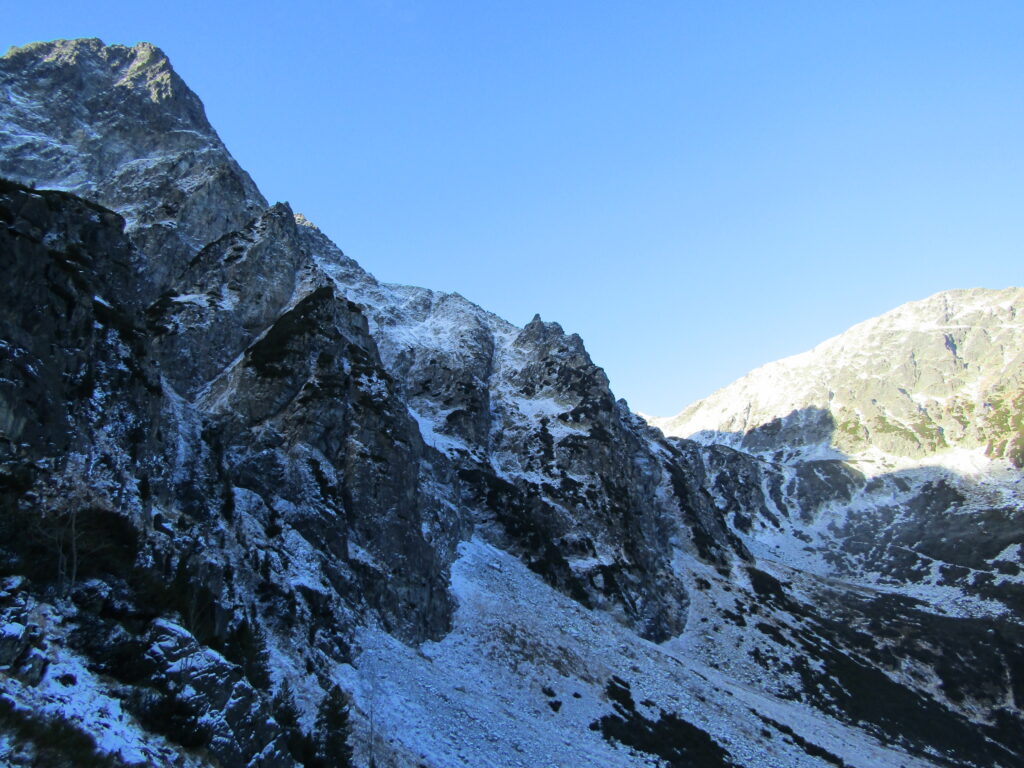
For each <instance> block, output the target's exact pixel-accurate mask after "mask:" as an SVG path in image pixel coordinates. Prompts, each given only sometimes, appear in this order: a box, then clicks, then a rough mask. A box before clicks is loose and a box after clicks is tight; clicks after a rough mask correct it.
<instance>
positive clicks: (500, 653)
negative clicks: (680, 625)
mask: <svg viewBox="0 0 1024 768" xmlns="http://www.w3.org/2000/svg"><path fill="white" fill-rule="evenodd" d="M460 554H461V557H460V558H459V559H458V560H457V561H456V562H455V564H454V565H453V567H452V581H451V589H452V592H453V594H454V595H455V596H456V598H457V600H458V604H459V607H458V611H457V613H456V617H455V626H454V628H453V631H452V632H451V633H450V634H449V635H448V636H447V637H445V638H444V639H443V640H442V641H440V642H436V643H425V644H424V645H422V646H421V647H419V648H410V647H407V646H404V645H402V644H401V643H399V642H397V641H396V640H394V639H393V638H392V637H390V636H389V635H387V634H385V633H383V632H380V631H375V630H372V629H367V630H365V631H363V632H362V633H361V635H360V636H359V646H360V650H359V653H358V656H357V658H356V660H355V663H354V666H353V667H344V668H343V669H342V675H343V676H345V677H346V678H347V679H346V680H345V685H346V687H351V688H352V689H353V690H354V691H355V704H356V706H357V707H358V710H359V713H360V715H359V718H358V723H357V729H356V733H355V735H354V742H355V745H356V747H357V750H358V753H359V754H360V755H361V756H362V758H363V759H365V760H368V759H369V757H370V755H371V753H372V754H373V756H374V757H375V759H376V760H377V761H378V764H386V762H382V761H386V760H387V759H389V758H388V757H387V756H388V755H389V754H393V755H396V757H395V758H394V759H395V761H396V762H395V763H394V764H396V765H417V764H419V763H422V764H424V765H429V766H436V767H437V768H444V767H447V766H452V767H453V768H454V767H455V766H467V765H470V766H488V765H493V766H523V767H524V768H527V767H528V768H532V767H533V766H566V767H567V768H568V767H570V766H571V767H574V768H575V767H579V766H638V765H657V764H659V762H658V761H657V759H656V758H655V756H653V755H650V754H646V753H640V752H636V751H634V750H631V749H630V748H629V747H627V746H624V745H621V744H619V743H617V742H616V741H615V740H614V739H612V740H607V739H605V738H604V737H603V736H602V733H601V730H600V728H597V727H596V726H595V724H596V723H597V722H598V721H599V720H600V719H601V718H602V717H606V716H610V715H614V713H615V711H616V710H615V702H614V701H613V697H611V696H609V683H610V681H612V679H613V677H617V678H619V680H621V681H622V682H624V683H626V684H628V689H629V692H630V695H631V696H632V699H633V700H634V701H635V703H636V711H637V712H638V713H639V714H640V715H642V716H643V717H645V718H647V719H648V720H649V721H655V722H656V721H658V720H659V718H660V717H661V715H662V713H663V712H664V713H674V714H676V715H677V716H678V717H679V718H680V719H682V720H685V721H686V722H688V723H690V724H692V725H693V726H696V728H698V729H700V730H701V731H705V732H706V733H707V734H709V736H710V738H711V739H712V740H713V741H714V742H716V743H717V744H718V745H720V747H721V748H722V749H723V750H725V752H726V753H727V754H728V756H729V757H727V758H726V759H728V760H731V761H732V762H734V763H735V764H737V765H743V766H751V767H753V766H757V767H758V768H799V767H800V766H821V765H823V764H824V763H823V762H822V758H821V757H820V756H819V757H813V756H811V755H809V754H808V752H807V751H806V749H805V748H804V747H801V746H799V745H798V744H797V743H795V740H794V739H793V738H792V736H791V735H787V734H786V733H783V732H781V731H779V730H778V729H777V728H776V727H775V726H773V725H771V722H770V721H774V722H775V723H780V724H782V725H784V726H788V727H789V728H791V729H792V731H793V733H795V734H796V735H797V736H799V737H800V738H802V739H805V740H806V742H808V743H810V744H813V745H816V746H817V747H819V748H821V749H822V750H824V751H825V752H827V753H829V754H830V755H831V756H833V757H837V758H838V759H841V760H842V761H843V762H844V763H845V764H847V765H850V766H857V768H885V767H887V766H892V767H893V768H896V766H904V767H905V768H912V767H913V766H924V765H928V763H925V762H921V761H918V760H916V759H914V758H911V757H909V756H908V755H906V754H903V753H901V752H897V751H894V750H892V749H888V748H886V747H883V746H882V745H880V744H879V743H877V742H875V741H874V740H873V739H871V738H870V737H868V736H866V735H863V734H861V733H859V732H857V731H855V730H852V729H850V728H849V727H848V726H844V725H841V724H839V723H837V722H835V721H833V720H831V719H829V718H827V717H825V716H823V715H821V714H820V713H818V712H815V711H813V710H811V709H809V708H807V707H805V706H803V705H801V704H797V703H793V702H785V701H781V700H778V699H775V698H772V697H770V696H767V695H765V694H764V693H762V692H760V691H759V690H757V689H755V688H754V687H751V686H749V685H744V684H741V683H740V682H738V681H737V680H735V679H732V678H731V677H730V676H729V675H728V674H726V673H723V672H721V671H719V670H715V669H712V668H711V667H709V666H706V665H705V664H703V663H700V662H698V661H696V660H695V658H694V657H693V656H691V655H689V654H687V653H686V652H685V643H683V642H682V641H673V642H670V643H668V644H664V645H656V644H653V643H650V642H647V641H644V640H641V639H639V638H638V637H637V636H636V635H635V634H633V633H632V632H630V631H629V630H627V629H626V628H624V627H623V626H621V625H620V624H618V623H616V622H615V621H614V620H613V619H612V618H611V617H609V616H608V615H607V614H605V613H601V612H595V611H588V610H586V609H584V608H582V607H581V606H580V605H579V604H578V603H576V602H573V601H572V600H569V599H568V598H566V597H564V596H563V595H561V594H559V593H558V592H556V591H554V590H553V589H551V588H550V587H549V586H547V585H546V584H545V583H544V582H543V581H542V580H541V579H539V578H538V577H537V576H536V575H535V574H533V573H532V572H530V571H529V570H528V569H527V568H526V567H525V566H524V565H523V564H522V563H521V562H520V561H519V560H518V559H516V558H514V557H511V556H510V555H508V554H507V553H505V552H502V551H501V550H498V549H496V548H494V547H492V546H490V545H489V544H487V543H485V542H484V541H482V540H480V539H479V538H474V539H473V540H471V541H468V542H465V543H464V544H463V545H461V547H460ZM690 626H700V622H699V617H698V616H696V615H693V616H691V617H690ZM694 631H696V630H694ZM759 715H760V716H759ZM371 733H372V735H373V737H374V738H375V739H376V747H371V744H370V738H371ZM812 749H813V747H812ZM694 764H695V765H728V764H729V763H723V762H718V763H715V762H707V763H702V762H695V763H694ZM834 764H835V763H834Z"/></svg>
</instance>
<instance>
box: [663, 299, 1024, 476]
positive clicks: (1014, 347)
mask: <svg viewBox="0 0 1024 768" xmlns="http://www.w3.org/2000/svg"><path fill="white" fill-rule="evenodd" d="M1022 391H1024V288H1007V289H1005V290H1001V291H990V290H983V289H973V290H961V291H947V292H944V293H939V294H936V295H935V296H932V297H930V298H928V299H924V300H923V301H916V302H912V303H910V304H905V305H903V306H901V307H898V308H897V309H894V310H893V311H891V312H888V313H886V314H884V315H882V316H880V317H877V318H874V319H872V320H868V321H866V322H863V323H861V324H859V325H856V326H854V327H853V328H851V329H850V330H848V331H846V332H845V333H842V334H840V335H839V336H836V337H835V338H832V339H829V340H828V341H825V342H823V343H822V344H820V345H818V346H817V347H815V348H814V349H812V350H810V351H809V352H804V353H803V354H800V355H796V356H794V357H789V358H786V359H784V360H779V361H777V362H774V363H769V364H768V365H765V366H762V367H761V368H758V369H757V370H755V371H752V372H751V373H749V374H747V375H746V376H744V377H743V378H741V379H739V380H737V381H736V382H734V383H733V384H730V385H729V386H727V387H725V388H724V389H721V390H719V391H717V392H715V393H714V394H712V395H711V396H709V397H707V398H705V399H704V400H700V401H698V402H696V403H694V404H692V405H690V406H688V407H687V408H685V409H684V410H683V411H682V412H680V413H679V414H677V415H676V416H672V417H667V418H652V419H650V423H652V424H654V425H655V426H657V427H659V428H660V429H661V430H662V431H663V432H664V433H665V434H666V435H675V436H679V437H687V438H690V439H694V440H700V441H701V442H705V443H717V444H723V445H731V446H733V447H736V448H742V449H744V450H748V451H753V452H758V453H769V452H772V451H776V450H785V451H793V450H794V449H799V450H801V451H802V452H804V453H805V454H806V453H807V452H808V451H810V450H814V449H821V451H820V452H819V453H818V455H820V456H822V457H824V456H826V455H828V450H829V449H831V450H832V451H834V452H838V453H841V454H844V455H847V456H851V457H855V458H860V457H865V458H866V457H869V456H871V455H876V456H879V457H881V456H882V455H887V456H889V457H892V460H896V459H898V458H922V457H926V456H927V457H932V456H935V455H936V454H942V453H945V452H947V451H950V450H951V449H958V448H959V449H968V450H971V449H976V448H982V449H984V451H985V453H986V455H988V456H991V457H1007V458H1010V459H1011V460H1012V461H1014V462H1015V464H1016V465H1017V466H1018V467H1019V466H1021V465H1022V464H1024V429H1022V425H1021V421H1020V416H1019V414H1020V412H1021V407H1022V404H1024V401H1022V400H1021V393H1022ZM832 455H836V453H833V454H832Z"/></svg>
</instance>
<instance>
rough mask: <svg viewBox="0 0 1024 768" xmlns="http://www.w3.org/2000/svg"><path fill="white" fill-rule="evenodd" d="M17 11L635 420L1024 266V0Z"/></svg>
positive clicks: (375, 257)
mask: <svg viewBox="0 0 1024 768" xmlns="http://www.w3.org/2000/svg"><path fill="white" fill-rule="evenodd" d="M43 7H45V11H44V12H43V11H42V10H41V9H42V8H43ZM3 16H4V19H3V27H2V29H3V37H4V38H5V39H4V40H3V41H2V42H3V43H6V44H23V43H26V42H29V41H33V40H45V39H53V38H58V37H81V36H89V37H100V38H102V39H103V40H104V41H105V42H107V43H114V42H121V43H134V42H137V41H139V40H148V41H150V42H153V43H155V44H157V45H159V46H160V47H161V48H163V49H164V50H165V51H166V52H167V54H168V55H169V56H170V58H171V61H172V63H173V64H174V66H175V68H176V69H177V70H178V72H179V73H180V74H181V75H182V76H183V77H184V78H185V80H186V81H187V82H188V83H189V84H190V85H191V87H192V88H193V90H195V91H196V92H197V93H198V94H199V96H200V97H201V98H202V99H203V101H204V102H205V104H206V109H207V113H208V115H209V117H210V119H211V121H212V122H213V124H214V126H215V127H216V128H217V129H218V130H219V131H220V133H221V136H222V137H223V138H224V140H225V142H226V143H227V145H228V147H229V149H230V150H231V151H232V152H233V153H234V155H235V157H236V158H237V159H238V160H239V162H240V163H241V164H242V165H243V166H244V167H245V168H246V169H247V170H248V171H249V172H250V173H251V174H252V176H253V178H254V179H255V181H256V183H257V184H258V185H259V186H260V188H261V189H262V190H263V192H264V193H265V194H266V196H267V197H268V198H270V199H271V200H272V201H273V200H287V201H289V202H290V203H291V204H292V205H293V207H294V208H295V210H297V211H302V212H303V213H305V214H306V215H307V216H309V217H310V218H311V219H312V220H313V221H315V222H316V223H317V224H319V225H320V227H321V228H322V229H323V230H324V231H325V232H327V233H328V234H329V235H330V236H331V237H332V238H333V239H334V240H335V241H336V242H337V243H338V244H339V245H340V246H341V247H342V248H343V249H344V250H345V251H346V252H347V253H348V254H349V255H351V256H353V257H354V258H356V259H357V260H358V261H360V263H362V264H363V266H365V267H366V268H367V269H368V270H370V271H371V272H372V273H374V274H375V275H377V276H378V277H379V278H381V279H383V280H386V281H390V282H403V283H411V284H417V285H425V286H428V287H431V288H437V289H442V290H448V291H458V292H459V293H461V294H463V295H464V296H466V297H467V298H469V299H471V300H473V301H475V302H477V303H479V304H481V305H482V306H484V307H486V308H488V309H490V310H492V311H494V312H497V313H498V314H500V315H502V316H503V317H506V318H507V319H509V320H511V321H513V322H515V323H517V324H523V323H526V322H527V321H529V319H530V318H531V317H532V316H533V314H534V313H535V312H539V313H540V314H541V315H542V316H543V317H544V319H546V320H557V321H559V322H560V323H562V325H563V326H564V327H565V328H566V330H568V331H575V332H578V333H580V334H581V335H582V336H583V338H584V340H585V341H586V343H587V346H588V348H589V350H590V352H591V355H592V356H593V358H594V360H595V361H596V362H597V363H598V364H599V365H602V366H603V367H604V368H605V370H606V371H607V372H608V375H609V377H610V379H611V381H612V387H613V389H614V390H615V392H616V393H617V394H618V395H619V396H624V397H626V398H627V399H628V400H629V402H630V404H631V405H632V406H633V408H635V409H638V410H642V411H645V412H648V413H654V414H658V415H666V414H671V413H674V412H676V411H678V410H680V409H681V408H682V407H683V406H684V405H686V404H688V403H689V402H690V401H692V400H694V399H696V398H699V397H703V396H705V395H707V394H709V393H710V392H711V391H712V390H714V389H717V388H718V387H721V386H724V385H725V384H727V383H729V382H730V381H732V380H733V379H734V378H736V377H738V376H740V375H742V374H743V373H745V372H746V371H748V370H750V369H751V368H754V367H756V366H758V365H760V364H763V363H765V362H768V361H770V360H773V359H776V358H779V357H782V356H785V355H789V354H794V353H797V352H800V351H803V350H804V349H807V348H809V347H811V346H813V345H815V344H816V343H818V342H820V341H822V340H824V339H825V338H827V337H829V336H832V335H834V334H836V333H838V332H840V331H842V330H844V329H845V328H846V327H848V326H850V325H852V324H854V323H856V322H859V321H860V320H864V319H867V318H868V317H871V316H873V315H876V314H879V313H881V312H883V311H885V310H888V309H891V308H892V307H895V306H897V305H898V304H901V303H903V302H905V301H909V300H913V299H919V298H923V297H925V296H927V295H930V294H932V293H934V292H936V291H940V290H945V289H948V288H966V287H976V286H982V287H990V288H1001V287H1006V286H1008V285H1020V284H1021V283H1024V277H1022V269H1024V267H1022V265H1024V258H1022V256H1024V247H1022V245H1024V42H1022V41H1024V3H1020V2H985V1H984V0H979V2H957V3H946V2H936V1H934V0H930V1H929V2H857V3H844V2H819V1H817V0H812V1H808V2H763V1H761V0H758V1H751V2H732V1H730V0H723V1H722V2H711V1H710V0H709V1H708V2H683V1H682V0H680V1H678V2H642V3H638V2H628V3H627V2H597V1H596V0H595V1H592V2H558V1H557V0H548V1H547V2H524V1H513V0H506V1H501V2H499V1H495V2H475V3H470V2H444V1H443V0H437V1H435V2H427V1H426V0H422V1H415V2H414V1H413V0H391V1H390V2H388V1H386V0H376V1H373V0H352V1H351V2H330V3H328V2H301V1H300V2H281V0H275V1H274V2H263V1H262V0H260V1H257V2H248V3H223V2H222V3H218V2H209V1H208V2H202V3H197V2H177V3H165V2H161V3H147V2H132V3H111V2H99V1H97V0H91V1H90V2H67V1H64V0H50V1H49V2H47V3H45V4H44V6H39V5H38V4H32V3H10V4H7V7H5V8H4V13H3Z"/></svg>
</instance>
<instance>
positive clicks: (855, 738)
mask: <svg viewBox="0 0 1024 768" xmlns="http://www.w3.org/2000/svg"><path fill="white" fill-rule="evenodd" d="M0 93H2V94H3V99H2V100H0V177H2V180H0V259H2V264H3V269H4V272H5V274H6V275H7V279H6V280H4V281H2V283H0V294H2V300H0V528H2V536H0V763H2V764H4V765H12V766H78V765H99V766H183V767H187V768H198V767H199V766H224V767H225V768H243V767H247V766H252V767H254V768H255V767H256V766H266V767H268V768H269V767H277V766H281V767H284V766H299V765H302V766H341V765H357V766H381V767H383V766H429V767H430V768H435V767H437V768H440V767H442V766H524V767H528V768H533V766H542V765H543V766H566V767H567V768H568V767H570V766H571V767H573V768H577V767H580V766H650V765H662V766H680V767H685V766H699V767H701V768H704V767H708V766H710V767H715V768H717V767H721V766H725V767H733V766H735V767H743V768H762V767H769V766H777V767H778V768H799V767H802V766H806V767H807V768H810V767H812V766H814V767H816V768H826V767H829V766H831V767H832V768H835V767H836V766H849V767H856V768H888V767H891V768H897V767H902V768H924V767H925V766H933V767H938V766H943V767H950V766H974V767H975V768H990V767H994V766H1002V767H1003V768H1012V767H1013V766H1019V765H1022V764H1024V736H1022V734H1024V718H1022V714H1021V703H1022V701H1024V626H1022V622H1024V577H1022V575H1021V568H1022V566H1024V554H1022V543H1024V525H1022V522H1024V521H1022V517H1024V501H1022V498H1024V474H1022V471H1021V466H1022V464H1024V453H1022V451H1024V426H1022V421H1021V414H1022V410H1024V408H1022V407H1024V388H1022V387H1024V382H1022V378H1021V371H1022V370H1024V365H1022V363H1024V359H1022V349H1024V345H1022V343H1021V342H1022V339H1024V291H1022V290H1021V289H1011V290H1007V291H1002V292H995V291H958V292H951V293H947V294H940V295H938V296H935V297H932V298H931V299H928V300H926V301H924V302H918V303H915V304H910V305H907V306H905V307H902V308H900V309H898V310H896V311H895V312H893V313H890V314H888V315H885V316H883V317H881V318H878V319H876V320H872V321H868V322H867V323H864V324H862V325H861V326H857V327H856V328H854V329H851V331H849V332H848V333H847V334H844V335H842V336H839V337H837V338H836V339H833V340H831V341H828V342H825V343H824V344H823V345H821V346H820V347H818V348H816V349H815V350H812V351H811V352H809V353H807V354H805V355H803V356H799V357H797V358H793V359H790V360H786V361H781V362H780V363H776V364H772V365H770V366H767V367H765V368H763V369H760V370H759V371H755V372H754V373H752V374H750V375H749V376H748V377H746V378H745V379H742V380H740V381H739V382H737V383H736V384H735V385H733V386H732V387H729V388H727V389H725V390H723V391H721V392H719V393H716V394H715V395H713V396H712V397H711V398H708V399H707V400H705V401H701V402H700V403H697V404H695V405H693V406H691V407H690V408H688V409H686V410H685V411H684V412H683V413H682V414H681V415H680V416H679V417H676V418H673V419H668V420H658V421H655V423H656V424H657V425H658V426H651V425H650V424H648V423H647V422H645V421H644V420H643V419H641V418H640V417H639V416H637V415H636V414H634V413H632V412H631V411H630V409H629V408H628V406H627V405H626V403H625V402H624V401H622V400H616V399H615V397H614V395H613V394H612V392H611V391H610V389H609V386H608V379H607V377H606V376H605V374H604V372H603V371H602V370H601V368H600V367H598V366H597V365H595V364H594V362H593V361H592V360H591V359H590V356H589V355H588V353H587V351H586V348H585V347H584V344H583V341H582V340H581V339H580V338H579V337H578V336H576V335H573V334H567V333H565V331H563V329H562V328H561V327H560V326H559V325H558V324H557V323H553V322H545V321H543V320H541V318H540V317H536V318H534V320H533V321H532V322H531V323H529V324H528V325H527V326H526V327H524V328H519V327H516V326H514V325H512V324H510V323H507V322H505V321H504V320H502V319H501V318H498V317H496V316H495V315H493V314H491V313H489V312H487V311H485V310H483V309H481V308H480V307H477V306H476V305H474V304H472V303H471V302H469V301H467V300H466V299H464V298H463V297H461V296H459V295H457V294H443V293H437V292H434V291H430V290H427V289H424V288H415V287H407V286H399V285H387V284H382V283H379V282H378V281H377V280H375V279H374V278H373V277H372V276H371V275H369V274H367V273H366V272H365V271H364V270H362V269H361V268H360V267H359V265H358V264H356V263H355V262H354V261H353V260H351V259H350V258H348V257H347V256H346V255H345V254H344V253H343V252H342V251H341V250H340V249H339V248H338V247H337V246H336V245H335V244H333V243H332V242H331V241H330V240H329V239H328V238H326V237H325V236H324V235H323V234H322V233H321V232H320V231H319V230H318V229H317V228H316V226H315V225H314V224H312V223H311V222H309V221H308V220H307V219H306V218H305V217H303V216H302V215H301V214H296V213H294V212H293V210H292V209H291V208H290V207H289V205H288V204H287V203H277V204H275V205H269V204H268V203H267V201H266V200H265V199H264V198H263V197H262V195H261V194H260V192H259V191H258V189H257V188H256V186H255V185H254V183H253V182H252V180H251V179H250V178H249V176H248V175H247V174H246V173H245V172H244V171H243V170H242V169H241V168H240V167H239V166H238V164H237V163H236V162H235V161H234V160H233V159H232V157H231V155H230V154H229V152H228V150H227V149H226V148H225V147H224V145H223V144H222V143H221V141H220V139H219V138H218V137H217V135H216V133H215V131H214V129H213V128H212V127H211V126H210V124H209V122H208V121H207V119H206V117H205V114H204V110H203V106H202V104H201V102H200V100H199V99H198V97H197V96H196V95H195V94H193V93H192V92H191V91H190V90H189V89H188V87H187V86H186V85H185V83H183V82H182V81H181V79H180V78H179V77H178V76H177V75H176V74H175V73H174V71H173V69H172V68H171V65H170V63H169V62H168V59H167V57H166V56H165V55H164V54H163V53H162V52H161V51H160V50H159V49H157V48H156V47H154V46H152V45H149V44H146V43H140V44H138V45H136V46H134V47H126V46H120V45H112V46H106V45H104V44H103V43H101V42H100V41H98V40H75V41H56V42H50V43H34V44H32V45H28V46H26V47H23V48H14V49H11V50H10V51H8V53H7V54H6V55H5V56H4V57H3V58H2V59H0ZM658 427H661V428H660V429H659V428H658Z"/></svg>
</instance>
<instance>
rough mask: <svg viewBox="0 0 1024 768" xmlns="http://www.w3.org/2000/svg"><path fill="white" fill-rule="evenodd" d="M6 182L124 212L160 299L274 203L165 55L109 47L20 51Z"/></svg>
mask: <svg viewBox="0 0 1024 768" xmlns="http://www.w3.org/2000/svg"><path fill="white" fill-rule="evenodd" d="M0 88H2V89H3V90H4V92H5V93H6V103H5V108H4V115H3V121H4V127H3V131H0V152H2V153H3V158H4V175H5V176H7V177H8V178H14V179H25V180H26V181H30V182H31V183H32V184H35V185H37V186H38V187H40V188H60V189H65V190H67V191H69V192H73V193H75V194H77V195H81V196H82V197H85V198H87V199H89V200H93V201H95V202H97V203H100V204H101V205H104V206H106V207H108V208H112V209H114V210H116V211H118V212H119V213H120V214H121V215H122V216H123V217H124V218H125V220H126V222H127V226H128V233H129V235H130V238H131V239H132V241H133V242H134V243H135V244H136V245H137V246H138V251H137V253H138V257H139V258H140V259H147V257H150V256H152V257H154V258H153V259H152V261H151V262H149V261H147V263H145V264H144V265H140V268H139V275H140V277H142V278H144V281H139V280H137V281H136V282H135V284H134V286H135V288H136V290H144V291H145V293H146V295H151V292H157V293H158V292H160V291H162V290H163V289H164V288H165V287H166V286H167V284H168V282H169V281H170V280H171V278H173V277H174V276H176V275H177V273H178V272H179V271H180V270H181V268H182V267H183V266H184V265H185V263H186V262H187V261H188V260H189V259H190V258H191V257H192V256H193V255H194V254H195V253H196V252H198V251H199V249H200V248H202V247H203V246H205V245H206V244H207V243H210V242H212V241H213V240H216V239H217V238H218V237H220V236H221V235H224V234H227V233H228V232H233V231H235V230H238V229H240V228H241V227H243V226H244V225H245V224H246V223H247V222H248V221H249V220H250V219H252V218H253V217H254V216H256V215H257V214H259V213H260V212H261V211H263V209H264V208H266V205H267V203H266V200H264V199H263V196H262V195H261V194H260V193H259V190H257V189H256V186H255V185H254V184H253V183H252V179H250V178H249V175H248V174H247V173H246V172H245V171H243V170H242V169H241V168H239V167H238V164H237V163H236V162H235V161H234V159H233V158H232V157H231V155H230V154H229V153H228V151H227V150H226V149H225V148H224V145H223V144H222V143H221V141H220V139H219V138H218V137H217V134H216V132H215V131H214V130H213V128H212V127H211V126H210V124H209V122H208V121H207V119H206V113H205V111H204V110H203V105H202V102H200V101H199V99H198V98H197V97H196V95H195V94H194V93H192V91H190V90H189V89H188V87H187V86H186V85H185V83H184V82H182V80H181V78H180V77H178V75H177V74H175V72H174V70H173V69H171V66H170V64H169V63H168V61H167V57H166V56H165V55H164V54H163V52H162V51H161V50H160V49H159V48H156V47H155V46H152V45H150V44H148V43H140V44H138V45H136V46H134V47H132V48H128V47H126V46H123V45H111V46H104V45H103V43H102V42H100V41H99V40H60V41H57V42H54V43H35V44H33V45H28V46H25V47H24V48H13V49H11V50H10V51H8V53H7V54H6V55H5V56H4V58H3V63H2V64H0Z"/></svg>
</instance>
